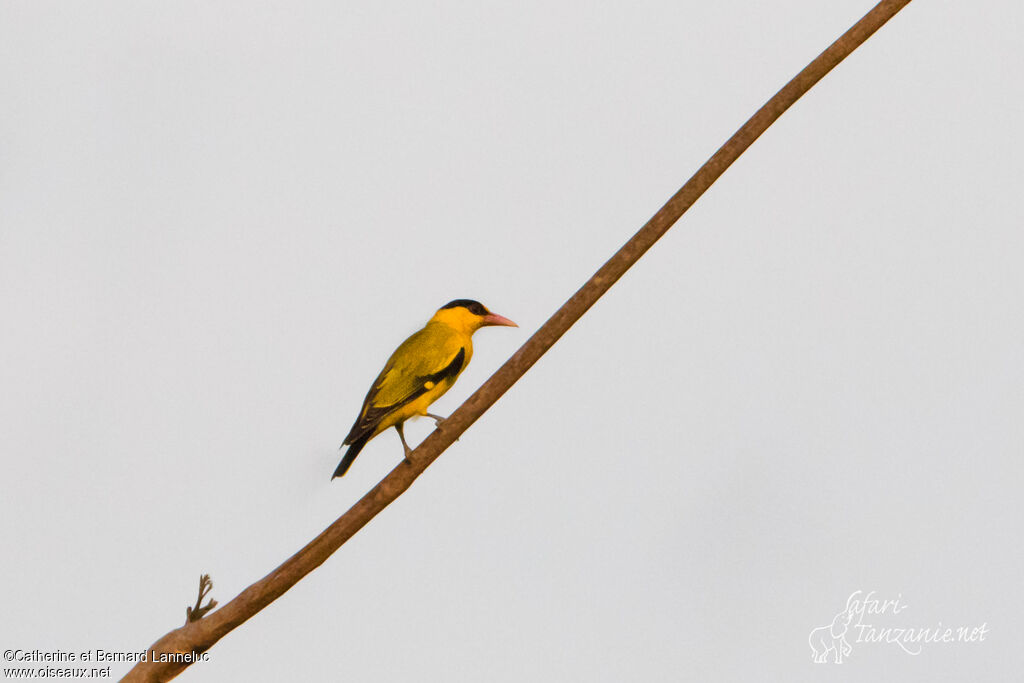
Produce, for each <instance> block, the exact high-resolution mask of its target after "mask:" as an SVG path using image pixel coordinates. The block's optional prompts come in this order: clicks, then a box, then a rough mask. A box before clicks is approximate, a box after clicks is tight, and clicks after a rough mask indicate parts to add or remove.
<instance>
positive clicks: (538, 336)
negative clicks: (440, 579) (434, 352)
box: [122, 0, 910, 681]
mask: <svg viewBox="0 0 1024 683" xmlns="http://www.w3.org/2000/svg"><path fill="white" fill-rule="evenodd" d="M909 3H910V0H883V1H882V2H880V3H878V5H876V6H875V7H874V9H872V10H871V11H870V12H868V14H866V15H865V16H864V17H863V18H862V19H861V20H860V21H858V22H857V23H856V24H855V25H854V26H853V27H851V28H850V29H849V30H848V31H847V32H846V33H844V34H843V35H842V36H841V37H840V38H839V39H838V40H837V41H836V42H834V43H833V44H832V45H831V46H829V48H828V49H827V50H825V51H824V52H822V53H821V54H820V55H819V56H818V57H817V58H816V59H815V60H814V61H813V62H811V63H810V64H809V65H807V67H806V68H804V70H803V71H801V72H800V73H799V74H797V75H796V77H795V78H793V80H791V81H790V82H789V83H787V84H786V85H785V86H784V87H783V88H782V89H781V90H780V91H779V92H778V93H776V94H775V96H774V97H772V98H771V99H770V100H769V101H768V102H767V103H766V104H765V105H764V106H763V107H761V109H759V110H758V111H757V113H755V114H754V115H753V116H752V117H751V118H750V120H748V121H747V122H746V123H745V124H743V126H742V127H741V128H740V129H739V130H738V131H737V132H736V133H735V134H734V135H733V136H732V137H731V138H730V139H729V140H728V141H727V142H726V143H725V144H724V145H722V147H721V148H720V149H719V150H718V151H717V152H715V154H714V155H713V156H712V157H711V158H710V159H709V160H708V161H707V162H706V163H705V164H704V165H703V166H702V167H701V168H700V170H698V171H697V173H696V174H694V176H693V177H692V178H690V180H688V181H687V183H686V184H685V185H684V186H683V187H682V189H680V190H679V191H678V192H677V193H676V194H675V195H674V196H673V197H672V198H671V199H669V200H668V202H667V203H666V204H665V205H664V206H663V207H661V209H660V210H659V211H658V212H657V213H656V214H655V215H654V217H652V218H651V220H650V221H648V222H647V224H646V225H644V226H643V228H641V229H640V231H639V232H637V233H636V235H634V236H633V238H632V239H630V240H629V242H627V243H626V244H625V245H624V246H623V247H622V248H621V249H619V251H618V252H616V253H615V255H614V256H612V257H611V259H609V260H608V262H607V263H605V264H604V265H603V266H601V268H600V269H599V270H598V271H597V273H595V274H594V276H593V277H591V278H590V280H589V281H587V283H586V284H585V285H584V286H583V287H582V288H580V290H579V291H578V292H576V293H575V294H574V295H573V296H572V297H571V298H570V299H569V300H568V301H567V302H566V303H565V305H563V306H562V307H561V308H560V309H558V311H556V312H555V314H554V315H553V316H551V318H550V319H549V320H548V321H547V322H546V323H544V325H542V326H541V328H540V329H539V330H537V332H536V333H535V334H534V335H533V336H532V337H530V339H529V340H528V341H527V342H526V343H525V344H523V346H522V348H520V349H519V350H518V351H516V353H515V354H514V355H513V356H512V357H511V358H510V359H509V360H508V361H506V363H505V364H504V365H503V366H501V368H500V369H499V370H498V371H497V372H495V373H494V375H492V376H491V378H490V379H488V380H487V382H485V383H484V385H483V386H482V387H480V389H478V390H477V391H476V393H474V394H473V395H472V396H471V397H470V398H469V399H468V400H467V401H466V402H465V403H463V404H462V405H461V406H460V407H459V409H458V410H456V411H455V412H454V413H453V414H452V416H451V417H449V418H448V419H447V420H445V421H444V423H443V424H442V425H441V427H439V428H438V429H437V430H435V431H434V432H433V433H431V434H430V436H428V437H427V438H426V440H424V441H423V443H422V444H420V445H419V447H417V448H416V450H415V451H413V453H412V456H411V457H412V461H411V462H407V461H403V462H402V463H401V464H400V465H398V466H397V467H396V468H395V469H393V470H392V471H391V472H390V473H389V474H388V475H387V476H386V477H384V479H383V480H381V482H380V483H379V484H377V485H376V486H375V487H374V488H373V489H372V490H371V491H370V492H369V493H367V494H366V495H365V496H363V498H362V499H360V500H359V502H357V503H356V504H355V505H353V506H352V508H351V509H349V510H348V512H346V513H345V514H344V515H342V516H341V517H340V518H338V519H337V520H336V521H335V522H334V523H333V524H331V525H330V526H329V527H327V528H326V529H325V530H324V531H323V532H322V533H321V534H320V535H319V536H317V537H316V538H315V539H313V540H312V541H311V542H310V543H309V544H308V545H306V547H304V548H303V549H302V550H300V551H299V552H297V553H296V554H295V555H293V556H292V557H290V558H289V559H288V560H286V561H285V562H284V564H282V565H281V566H280V567H278V568H277V569H275V570H274V571H272V572H270V573H269V574H268V575H267V576H265V577H263V578H262V579H260V580H259V581H257V582H256V583H254V584H252V585H251V586H249V587H248V588H246V589H245V590H244V591H242V592H241V593H240V594H239V595H238V597H236V598H235V599H234V600H232V601H231V602H229V603H227V604H226V605H224V606H223V607H221V608H220V609H219V610H217V611H215V612H213V613H212V614H210V615H209V616H207V617H206V618H205V619H201V620H199V621H195V622H191V623H188V624H186V625H185V626H183V627H181V628H179V629H176V630H174V631H171V632H170V633H168V634H167V635H165V636H164V637H163V638H161V639H160V640H158V641H157V642H156V643H154V644H153V645H152V646H151V647H150V650H152V651H155V652H156V653H157V655H159V654H161V653H165V652H170V653H190V652H203V651H205V650H207V649H209V648H210V647H212V646H213V644H214V643H216V642H217V641H218V640H220V639H221V638H223V637H224V635H225V634H227V633H228V632H230V631H231V630H232V629H234V628H235V627H237V626H238V625H240V624H242V623H243V622H245V621H246V620H247V619H249V618H250V617H251V616H253V615H254V614H256V613H257V612H259V611H260V610H261V609H263V608H264V607H266V606H267V605H269V604H270V603H271V602H273V601H274V600H276V599H277V598H279V597H280V596H281V595H282V594H283V593H284V592H285V591H287V590H288V589H289V588H291V587H292V586H294V585H295V584H296V583H297V582H298V581H299V580H300V579H302V578H303V577H304V576H306V575H307V574H309V573H310V572H311V571H313V570H314V569H316V568H317V567H319V566H320V565H321V564H322V563H323V562H324V561H325V560H326V559H327V558H328V557H330V556H331V554H332V553H333V552H334V551H335V550H337V549H338V548H339V547H341V545H342V544H343V543H344V542H345V541H347V540H348V539H349V538H351V537H352V535H353V534H355V533H356V532H357V531H359V529H361V528H362V527H363V526H364V525H365V524H366V523H367V522H369V521H370V520H371V519H373V517H374V516H375V515H376V514H377V513H378V512H380V511H381V510H383V509H384V508H385V507H386V506H387V505H388V504H389V503H391V502H392V501H394V500H395V499H396V498H398V496H399V495H401V494H402V493H403V492H404V491H405V490H406V489H407V488H409V486H410V485H411V484H412V483H413V481H415V480H416V477H418V476H419V475H420V473H422V472H423V470H424V469H426V467H427V466H428V465H430V464H431V463H432V462H434V460H435V459H437V457H438V456H439V455H440V454H441V453H442V452H443V451H444V450H445V449H446V448H447V447H448V446H450V445H451V444H452V442H453V441H455V439H456V438H457V437H458V436H459V435H460V434H462V433H463V432H464V431H466V429H468V428H469V426H470V425H472V424H473V423H474V422H476V420H477V419H478V418H479V417H480V416H481V415H482V414H483V413H484V411H486V410H487V409H488V408H489V407H491V405H492V404H493V403H494V402H495V401H497V400H498V398H500V397H501V395H502V394H504V393H505V392H506V391H508V389H509V387H511V386H512V385H513V384H514V383H515V382H516V380H518V379H519V378H520V377H522V375H523V373H525V372H526V371H527V370H529V369H530V367H531V366H532V365H533V364H534V363H536V362H537V360H538V359H539V358H540V357H541V356H542V355H543V354H544V353H545V352H546V351H547V350H548V349H549V348H551V346H552V345H553V344H554V343H555V342H556V341H558V339H559V338H560V337H561V336H562V335H563V334H565V332H566V330H568V329H569V328H570V327H571V326H572V325H573V323H575V322H576V321H577V320H579V318H580V317H581V316H582V315H583V314H584V313H585V312H586V311H587V310H588V309H589V308H590V307H591V306H593V305H594V302H596V301H597V300H598V299H599V298H600V297H601V295H603V294H604V293H605V292H606V291H608V289H609V288H610V287H611V286H612V285H613V284H615V282H616V281H617V280H618V279H619V278H620V277H622V275H623V273H625V272H626V270H628V269H629V267H630V266H632V265H633V264H634V263H635V262H636V261H637V260H638V259H639V258H640V257H641V256H642V255H643V254H644V252H646V251H647V250H648V249H650V248H651V246H652V245H653V244H654V243H655V242H656V241H657V240H658V239H659V238H660V237H661V236H662V235H664V234H665V233H666V232H667V231H668V229H669V228H670V227H672V224H673V223H675V222H676V221H677V220H678V219H679V217H680V216H682V215H683V213H684V212H685V211H686V210H687V209H689V208H690V206H691V205H692V204H693V203H694V202H695V201H696V200H697V199H698V198H699V197H700V196H701V195H702V194H703V193H704V191H705V190H707V189H708V188H709V187H710V186H711V184H712V183H713V182H715V180H717V179H718V178H719V177H720V176H721V175H722V174H723V173H724V172H725V170H726V169H727V168H728V167H729V166H730V165H731V164H732V162H734V161H735V160H736V159H737V158H738V157H739V156H740V154H742V153H743V152H744V151H745V150H746V149H747V148H748V147H749V146H750V145H751V144H752V143H753V142H754V140H756V139H757V138H758V137H759V136H760V135H761V133H763V132H764V131H765V130H766V129H767V128H768V126H770V125H771V124H772V123H773V122H774V121H775V120H776V119H777V118H779V116H781V115H782V113H783V112H784V111H785V110H786V109H788V108H789V107H790V106H791V105H792V104H793V103H794V102H796V101H797V100H798V99H799V98H800V96H801V95H803V94H804V93H805V92H807V91H808V90H809V89H810V88H811V86H813V85H814V84H815V83H817V82H818V81H819V80H821V78H822V77H824V76H825V74H827V73H828V72H829V71H831V70H832V68H833V67H835V66H836V65H837V64H838V63H839V62H841V61H842V60H843V59H844V58H846V56H847V55H849V54H850V53H851V52H853V51H854V49H856V48H857V47H858V46H859V45H860V44H861V43H863V42H864V41H865V40H867V39H868V38H869V37H870V36H871V34H873V33H874V32H875V31H877V30H878V29H879V28H880V27H881V26H882V25H883V24H885V22H887V21H888V20H889V19H890V18H892V17H893V16H894V15H895V14H896V13H897V12H898V11H899V10H901V9H902V8H903V7H905V6H906V5H907V4H909ZM188 665H189V664H188V662H152V661H149V662H140V663H139V664H137V665H136V666H135V667H134V668H133V669H132V670H131V671H130V672H128V675H127V676H125V677H124V678H123V679H122V680H123V681H167V680H170V679H171V678H174V677H175V676H177V675H178V674H179V673H181V672H182V671H183V670H184V669H185V668H186V667H187V666H188Z"/></svg>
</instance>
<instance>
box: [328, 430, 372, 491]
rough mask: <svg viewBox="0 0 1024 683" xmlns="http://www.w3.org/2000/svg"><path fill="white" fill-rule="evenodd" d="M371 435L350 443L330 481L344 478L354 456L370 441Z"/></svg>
mask: <svg viewBox="0 0 1024 683" xmlns="http://www.w3.org/2000/svg"><path fill="white" fill-rule="evenodd" d="M371 434H373V432H372V431H371V432H368V433H367V434H366V435H365V436H361V437H359V438H358V439H356V440H355V441H353V442H352V444H351V445H350V446H349V447H348V450H347V451H345V457H344V458H342V459H341V462H340V463H338V469H336V470H334V476H332V477H331V479H336V478H338V477H344V476H345V473H346V472H348V468H349V467H351V466H352V463H353V461H355V459H356V456H357V455H359V451H361V450H363V446H365V445H366V442H367V441H369V440H370V435H371Z"/></svg>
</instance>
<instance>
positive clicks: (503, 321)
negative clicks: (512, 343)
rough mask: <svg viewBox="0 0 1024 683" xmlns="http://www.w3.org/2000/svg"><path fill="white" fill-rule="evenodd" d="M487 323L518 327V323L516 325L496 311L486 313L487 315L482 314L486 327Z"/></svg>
mask: <svg viewBox="0 0 1024 683" xmlns="http://www.w3.org/2000/svg"><path fill="white" fill-rule="evenodd" d="M487 325H503V326H505V327H519V325H516V324H515V323H514V322H512V321H511V320H509V319H508V318H506V317H505V316H503V315H498V314H497V313H488V314H487V315H485V316H484V326H485V327H486V326H487Z"/></svg>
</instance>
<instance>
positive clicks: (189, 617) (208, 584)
mask: <svg viewBox="0 0 1024 683" xmlns="http://www.w3.org/2000/svg"><path fill="white" fill-rule="evenodd" d="M212 590H213V581H212V580H210V575H209V574H203V575H202V576H200V577H199V597H198V598H196V606H195V607H186V608H185V625H186V626H188V625H189V624H190V623H192V622H193V621H199V620H200V619H202V618H203V617H205V616H206V613H207V612H209V611H210V610H212V609H213V608H214V607H216V606H217V601H216V600H214V599H213V598H210V602H208V603H206V604H205V605H204V604H203V598H205V597H206V595H207V594H208V593H209V592H210V591H212Z"/></svg>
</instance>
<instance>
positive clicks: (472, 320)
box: [430, 299, 519, 334]
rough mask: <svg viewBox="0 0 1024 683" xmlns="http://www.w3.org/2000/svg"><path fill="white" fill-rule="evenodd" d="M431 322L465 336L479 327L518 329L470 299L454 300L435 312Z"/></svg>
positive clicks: (504, 318)
mask: <svg viewBox="0 0 1024 683" xmlns="http://www.w3.org/2000/svg"><path fill="white" fill-rule="evenodd" d="M430 321H431V322H440V323H444V324H445V325H450V326H451V327H454V328H455V329H457V330H462V331H463V332H466V333H467V334H473V333H474V332H476V331H477V330H479V329H480V328H481V327H487V326H488V325H504V326H506V327H519V326H518V325H516V324H515V323H514V322H512V321H511V320H509V319H508V318H506V317H504V316H501V315H498V314H497V313H491V312H490V311H488V310H487V307H486V306H484V305H483V304H482V303H480V302H479V301H473V300H472V299H456V300H455V301H451V302H449V303H447V304H445V305H444V306H442V307H441V308H439V309H438V310H437V313H435V314H434V317H433V318H431V319H430Z"/></svg>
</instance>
